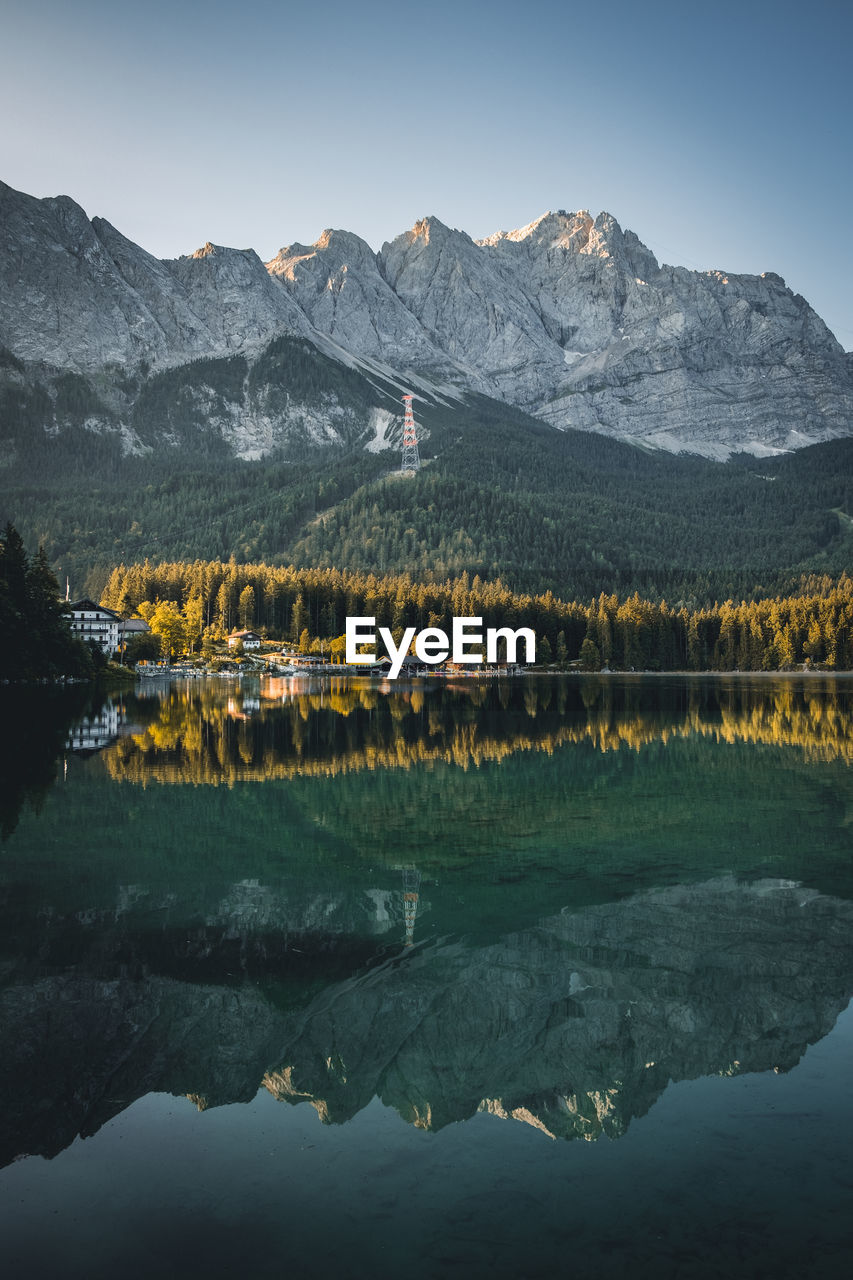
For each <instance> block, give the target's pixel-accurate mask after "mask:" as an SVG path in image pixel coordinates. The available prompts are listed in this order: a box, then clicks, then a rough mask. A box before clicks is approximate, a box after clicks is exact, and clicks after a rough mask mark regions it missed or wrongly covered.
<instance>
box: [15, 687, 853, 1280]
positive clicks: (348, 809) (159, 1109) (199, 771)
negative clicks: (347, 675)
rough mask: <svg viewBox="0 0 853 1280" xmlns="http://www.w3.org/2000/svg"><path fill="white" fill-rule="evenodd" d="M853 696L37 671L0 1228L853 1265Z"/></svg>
mask: <svg viewBox="0 0 853 1280" xmlns="http://www.w3.org/2000/svg"><path fill="white" fill-rule="evenodd" d="M37 693H38V694H39V696H36V695H37ZM851 694H853V683H851V682H849V681H847V680H844V679H837V680H834V679H829V678H826V679H823V678H816V677H810V678H808V679H805V678H804V679H801V680H798V679H792V680H780V679H761V678H756V679H748V678H742V679H734V678H733V679H720V680H703V679H699V678H695V679H689V680H680V679H677V678H672V679H669V678H662V679H648V678H647V679H643V678H639V677H638V678H626V679H624V680H619V679H611V680H608V681H604V680H599V679H594V678H590V679H578V678H555V679H553V680H549V679H531V680H527V681H524V680H519V681H500V682H482V683H481V682H474V681H464V682H461V683H460V684H459V685H458V686H445V685H443V684H441V683H439V682H420V683H417V684H408V685H406V684H403V683H402V682H398V684H396V685H393V684H391V685H386V686H376V685H371V684H370V683H369V682H367V681H350V682H346V681H343V680H341V681H325V682H323V681H314V682H312V683H311V684H310V685H306V684H305V682H302V683H301V684H294V683H293V682H288V681H283V680H269V681H265V682H262V683H258V682H256V683H251V682H248V681H244V682H242V684H238V683H237V682H230V683H226V682H221V683H220V682H205V683H202V682H197V683H195V684H191V685H173V686H169V685H163V686H162V687H161V686H158V685H157V684H155V683H153V682H152V684H151V685H149V686H148V687H147V688H144V689H140V690H138V691H137V693H136V694H135V695H132V696H127V697H125V698H123V699H121V700H114V701H113V702H111V703H110V704H108V705H107V706H88V707H85V708H83V707H81V706H80V705H78V704H73V705H72V704H67V703H66V702H65V701H64V700H63V699H60V698H57V697H50V696H48V695H47V694H45V693H41V692H40V691H36V692H35V693H31V694H29V695H26V696H24V695H15V696H14V697H11V696H7V697H6V700H5V703H4V704H3V707H2V710H3V712H4V726H6V727H7V733H6V744H5V746H4V748H3V752H4V757H3V760H2V762H0V763H2V768H3V775H4V777H5V779H6V780H7V785H6V786H5V787H4V800H3V808H2V820H3V826H4V830H5V831H6V838H5V840H4V842H3V843H2V845H0V917H2V926H3V927H2V930H0V974H2V988H0V1048H2V1053H0V1086H2V1097H3V1101H4V1107H3V1114H2V1117H1V1118H0V1165H2V1168H0V1228H1V1229H2V1230H0V1239H2V1243H0V1261H2V1262H5V1264H6V1268H7V1270H8V1271H9V1273H10V1274H15V1275H27V1276H36V1277H38V1276H41V1275H45V1276H51V1275H58V1274H62V1275H63V1276H78V1275H79V1276H87V1277H92V1276H102V1275H103V1276H113V1275H116V1274H121V1275H123V1276H128V1277H132V1276H140V1277H142V1276H148V1275H154V1274H157V1275H167V1276H168V1275H175V1276H178V1275H181V1276H183V1277H186V1276H192V1275H196V1274H198V1275H199V1276H217V1275H222V1276H226V1275H233V1274H235V1273H238V1272H239V1273H241V1274H243V1273H245V1274H247V1275H253V1276H279V1275H282V1276H283V1275H285V1274H291V1273H293V1272H296V1273H298V1274H300V1275H307V1276H313V1275H317V1276H325V1275H327V1274H329V1273H330V1272H332V1271H334V1272H336V1273H337V1274H340V1275H345V1276H349V1275H352V1276H361V1275H368V1276H386V1275H388V1276H390V1275H397V1274H399V1273H400V1272H401V1270H405V1272H406V1273H407V1274H410V1275H414V1276H433V1275H445V1274H447V1275H451V1276H453V1275H460V1276H462V1275H465V1276H480V1275H482V1276H486V1275H489V1276H507V1277H510V1276H513V1277H520V1276H554V1275H563V1274H570V1275H575V1276H587V1275H589V1276H609V1275H613V1276H619V1275H626V1276H628V1275H630V1276H645V1275H649V1276H651V1275H654V1276H670V1275H671V1276H693V1275H696V1276H712V1275H714V1276H716V1275H720V1274H732V1275H743V1276H752V1275H756V1276H758V1275H765V1274H766V1275H773V1276H787V1275H791V1276H794V1275H797V1276H802V1275H803V1274H808V1275H810V1276H824V1275H825V1276H834V1275H836V1274H838V1275H841V1274H845V1275H846V1274H848V1273H849V1269H850V1264H851V1262H853V1246H851V1242H850V1239H849V1236H850V1232H849V1222H850V1211H851V1209H853V1157H851V1156H850V1154H849V1150H850V1137H851V1125H850V1121H851V1108H853V1102H851V1100H850V1098H849V1093H850V1091H849V1077H850V1066H851V1052H850V1051H851V1039H853V1023H851V1013H850V1011H849V1010H848V1007H847V1006H848V1002H849V999H850V995H851V991H853V933H851V924H853V857H851V853H852V852H853V770H851V762H853V718H851ZM81 712H85V719H84V720H83V721H82V722H81V720H80V716H81ZM75 725H76V727H75ZM66 744H68V745H66Z"/></svg>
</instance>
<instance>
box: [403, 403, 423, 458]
mask: <svg viewBox="0 0 853 1280" xmlns="http://www.w3.org/2000/svg"><path fill="white" fill-rule="evenodd" d="M403 404H404V405H405V406H406V416H405V417H404V419H403V461H402V462H401V464H400V470H401V471H419V470H420V466H421V457H420V454H419V453H418V433H417V431H416V430H415V416H414V414H413V413H412V397H411V396H410V395H405V396H403Z"/></svg>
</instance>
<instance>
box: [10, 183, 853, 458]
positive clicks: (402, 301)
mask: <svg viewBox="0 0 853 1280" xmlns="http://www.w3.org/2000/svg"><path fill="white" fill-rule="evenodd" d="M0 228H2V230H0V345H3V346H5V347H7V348H9V350H11V351H12V352H13V354H14V355H15V356H16V357H18V358H19V359H21V360H25V361H29V362H33V363H39V364H45V365H49V366H51V367H53V368H55V369H72V370H77V371H84V372H94V371H96V370H99V369H103V368H104V366H122V367H123V366H127V365H131V366H134V365H139V364H140V363H141V362H142V361H145V362H146V363H147V364H148V365H149V366H153V367H155V368H156V367H164V366H168V365H175V364H180V363H181V362H184V361H187V360H191V359H198V358H199V357H205V358H207V357H213V356H223V355H228V354H232V353H236V352H239V353H248V352H252V351H258V350H260V349H261V348H262V347H263V346H264V345H265V344H267V343H269V342H270V341H271V340H273V339H275V338H276V337H278V336H280V335H282V334H291V335H294V334H295V335H300V336H306V337H310V338H311V339H312V341H314V342H315V343H316V344H318V345H319V346H320V347H321V349H322V350H324V351H325V352H326V353H327V354H331V355H332V356H333V357H334V358H336V359H338V360H341V361H343V362H344V363H351V362H352V361H353V360H355V361H356V362H357V363H362V364H366V365H367V366H368V367H378V366H381V368H382V369H383V370H384V372H385V373H386V374H388V375H390V376H392V377H399V378H400V379H402V380H403V384H405V383H408V384H409V385H411V384H412V382H413V381H414V380H415V379H416V378H418V377H421V378H423V379H426V380H427V381H428V382H431V383H432V384H433V385H435V384H442V385H444V386H448V385H451V384H452V385H453V386H455V387H456V388H457V389H461V390H464V389H471V390H476V391H479V392H483V393H485V394H488V395H491V396H493V397H496V398H499V399H503V400H504V401H506V402H508V403H510V404H513V405H516V406H518V407H520V408H522V409H524V410H526V411H527V412H530V413H533V414H536V415H537V416H539V417H541V418H543V419H545V420H546V421H547V422H549V423H551V424H552V425H554V426H556V427H559V428H563V429H565V428H569V427H575V428H580V429H584V430H593V431H599V432H603V433H605V434H608V435H611V436H617V437H622V438H627V439H636V440H640V441H643V442H645V443H647V444H649V445H652V446H654V447H658V448H665V449H673V450H676V451H678V450H682V449H684V450H688V451H691V452H698V453H705V454H708V455H709V456H714V457H721V458H725V457H727V456H728V455H729V453H730V452H732V451H733V450H735V449H739V448H745V449H748V450H751V451H753V452H755V453H758V454H761V453H766V452H774V451H777V450H780V449H790V448H797V447H799V446H801V445H805V444H810V443H813V442H816V441H819V440H826V439H831V438H833V437H836V436H842V435H849V434H850V433H851V431H853V355H850V354H847V353H845V352H844V351H843V349H842V348H841V346H840V345H839V344H838V343H837V342H836V341H835V339H834V338H833V336H832V334H831V333H830V332H829V330H828V329H827V328H826V326H825V325H824V324H823V322H822V321H821V320H820V318H819V317H818V316H817V315H816V314H815V313H814V311H812V309H811V308H810V307H809V305H808V303H807V302H806V301H805V300H804V299H803V298H801V297H800V296H798V295H796V294H793V293H792V292H791V290H790V289H788V288H787V286H786V285H785V282H784V281H783V280H782V279H781V278H780V277H779V276H777V275H774V274H772V273H766V274H765V275H762V276H749V275H727V274H726V273H725V272H722V271H705V272H701V271H688V270H686V269H684V268H682V267H668V266H660V265H659V264H658V262H657V261H656V259H655V257H654V255H653V254H652V253H651V252H650V251H649V250H648V249H647V248H646V247H645V246H644V245H643V244H642V243H641V242H640V241H639V239H638V238H637V236H636V235H634V233H633V232H631V231H623V230H622V229H621V228H620V226H619V224H618V223H617V222H616V220H615V219H614V218H613V217H611V216H610V214H607V213H602V214H599V216H598V217H597V218H595V219H593V218H592V217H591V215H590V214H589V213H587V212H586V211H585V210H581V211H579V212H577V213H566V212H563V211H559V212H556V213H547V214H545V215H544V216H543V217H541V218H538V219H537V220H536V221H534V222H532V223H530V224H529V225H528V226H526V227H523V228H521V229H519V230H517V231H510V232H503V231H502V232H497V233H496V234H495V235H492V236H489V237H488V238H487V239H485V240H482V241H478V242H475V241H473V240H472V239H471V238H470V237H469V236H467V235H466V234H465V233H464V232H461V231H455V230H451V229H450V228H448V227H446V226H444V224H443V223H441V222H440V221H439V220H438V219H437V218H425V219H423V220H422V221H420V222H418V223H417V224H416V225H415V226H414V227H413V228H412V230H411V231H408V232H406V233H405V234H404V235H401V236H398V237H397V238H396V239H395V240H393V241H391V242H390V243H389V244H386V245H384V246H383V248H382V250H381V252H380V253H379V254H374V253H373V252H372V251H371V249H370V247H369V246H368V245H367V244H365V242H364V241H363V240H361V239H360V238H359V237H358V236H355V235H352V234H351V233H349V232H346V231H325V232H324V233H323V235H322V236H321V237H320V239H319V240H318V241H317V242H316V244H314V245H310V246H305V245H299V244H292V245H289V246H287V247H286V248H284V249H282V250H281V251H280V252H279V253H278V254H277V256H276V257H275V258H273V259H272V261H270V262H269V263H267V264H266V267H264V265H263V264H262V263H261V261H260V259H259V258H258V257H257V255H256V254H255V253H254V252H253V251H252V250H235V249H225V248H221V247H218V246H213V245H211V244H207V245H205V246H204V248H203V249H200V250H198V251H197V252H196V253H195V254H192V255H191V256H189V257H183V258H178V259H176V260H174V261H166V262H160V261H158V260H157V259H156V258H153V257H152V256H151V255H150V254H148V253H146V252H145V251H144V250H142V249H140V248H139V247H138V246H137V245H135V244H133V243H132V242H131V241H129V240H127V239H126V238H125V237H123V236H122V235H121V234H120V233H119V232H118V231H116V230H115V228H113V227H112V226H110V224H109V223H108V222H105V221H103V220H102V219H99V218H95V219H93V220H92V221H91V222H90V221H89V219H88V218H87V217H86V215H85V213H84V212H83V210H82V209H81V208H80V207H79V206H78V205H76V204H75V203H74V202H73V201H72V200H70V199H69V198H68V197H67V196H60V197H56V198H52V199H46V200H36V199H33V198H32V197H30V196H26V195H22V194H20V193H18V192H15V191H13V190H12V189H11V188H10V187H7V186H3V185H2V184H0ZM284 389H285V390H286V387H285V388H284ZM314 434H315V435H316V436H318V437H319V438H322V437H323V435H324V432H323V431H322V430H320V431H316V430H315V432H314ZM325 434H326V435H327V436H328V438H330V439H331V438H334V432H332V433H331V434H329V433H325ZM275 436H276V431H275V429H274V427H273V429H272V430H270V429H268V424H265V423H261V422H260V421H259V422H257V423H255V422H249V421H248V420H247V421H246V422H245V423H244V422H243V418H242V416H240V415H239V414H238V415H237V417H236V418H235V436H234V446H235V451H240V450H241V449H243V450H245V449H246V448H249V454H247V455H246V456H249V455H251V456H256V455H257V452H258V451H259V450H260V452H263V450H264V448H265V447H266V446H265V445H264V443H263V441H264V440H265V439H266V438H267V437H269V438H270V439H273V438H275ZM249 438H251V441H252V442H253V443H251V446H247V445H246V441H247V440H248V439H249Z"/></svg>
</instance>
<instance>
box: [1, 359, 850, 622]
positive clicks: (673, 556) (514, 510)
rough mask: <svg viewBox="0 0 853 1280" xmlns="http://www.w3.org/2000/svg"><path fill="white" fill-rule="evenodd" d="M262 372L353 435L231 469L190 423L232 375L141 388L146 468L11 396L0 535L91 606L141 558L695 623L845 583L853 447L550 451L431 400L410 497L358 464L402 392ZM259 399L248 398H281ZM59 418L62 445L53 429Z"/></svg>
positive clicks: (83, 428)
mask: <svg viewBox="0 0 853 1280" xmlns="http://www.w3.org/2000/svg"><path fill="white" fill-rule="evenodd" d="M279 348H281V349H280V350H279ZM265 358H267V357H265ZM268 359H269V360H270V361H273V360H277V361H279V363H281V364H282V369H283V370H284V372H281V377H282V378H283V377H284V376H285V373H286V377H287V386H288V394H291V395H296V393H297V392H298V394H299V396H300V397H301V400H300V403H302V402H304V403H307V404H311V403H312V402H313V400H314V399H318V398H322V396H323V395H326V396H329V395H332V394H333V395H334V397H335V398H336V399H335V403H336V404H337V405H338V406H339V407H340V409H341V412H342V413H344V420H345V422H346V423H347V424H349V425H348V426H347V427H346V430H344V431H343V433H342V435H341V438H340V439H339V441H338V443H337V444H326V445H324V446H323V447H318V446H313V445H311V444H310V443H308V442H306V440H305V439H301V440H298V439H294V440H293V441H291V443H290V444H289V445H288V446H287V448H286V449H285V448H284V446H282V447H281V448H280V449H279V450H278V451H277V452H276V451H274V452H272V453H271V454H269V455H268V456H267V457H265V458H263V459H261V460H259V461H254V462H247V461H241V460H240V459H236V458H234V457H233V456H232V454H231V453H230V451H229V447H228V446H227V444H226V442H225V440H224V439H223V438H222V436H221V435H218V434H217V433H216V432H215V431H213V430H212V429H210V428H209V426H208V427H206V426H205V422H204V418H203V415H201V416H200V408H199V405H200V403H202V401H203V402H204V403H207V402H208V401H209V400H210V398H211V397H213V399H214V400H216V402H217V403H219V401H220V400H221V402H222V404H223V405H225V404H227V403H228V397H229V396H232V395H233V394H236V392H235V391H234V388H235V387H236V386H239V385H240V379H241V377H242V376H243V375H245V369H244V368H243V365H242V364H241V362H240V358H239V357H233V358H232V359H230V360H219V361H207V362H203V361H202V362H196V363H195V365H191V366H182V367H181V369H178V370H166V371H162V372H161V373H159V374H157V375H156V377H155V376H154V375H152V376H151V378H150V379H149V380H148V382H146V383H145V385H144V387H143V388H142V390H141V391H139V392H138V394H137V399H136V401H135V408H134V415H135V416H134V418H133V423H132V425H133V428H134V430H135V431H136V432H137V433H138V436H139V438H140V439H141V440H143V441H145V442H146V446H145V447H146V448H147V449H149V452H148V453H147V454H146V455H145V456H139V457H138V456H132V455H130V456H127V455H125V454H123V453H122V440H121V436H120V434H119V433H118V432H117V431H116V432H113V433H112V434H111V433H110V432H106V431H102V432H100V433H99V432H98V431H96V430H94V429H92V427H91V420H90V419H88V418H87V417H86V414H87V413H89V414H94V413H96V412H98V403H97V395H96V389H94V388H92V387H91V386H90V385H89V384H88V383H86V382H85V381H84V380H83V379H81V378H78V377H76V376H75V375H68V377H67V378H65V379H64V380H62V381H61V385H56V386H51V387H50V388H49V391H50V395H48V393H47V392H44V393H37V392H36V391H35V390H30V391H28V392H24V391H23V390H21V389H20V388H12V389H11V390H10V389H8V388H7V389H6V392H5V400H4V401H3V402H2V404H0V417H2V418H3V421H4V424H5V427H6V428H7V429H8V430H10V431H11V436H10V441H11V444H10V448H9V449H8V450H7V454H6V457H5V459H4V464H3V471H2V490H0V518H2V519H11V520H12V521H13V522H14V523H15V525H16V526H17V528H18V529H19V530H20V531H21V533H22V535H23V536H24V537H25V538H26V539H27V541H28V542H29V543H30V544H32V545H39V544H44V546H45V548H46V552H47V555H48V559H49V561H50V563H51V565H52V567H53V569H54V571H55V572H57V573H58V575H59V576H60V579H61V580H62V581H64V579H65V577H66V575H68V576H70V577H71V581H72V590H73V591H74V593H75V594H78V595H79V594H84V593H85V594H91V595H93V596H97V595H98V594H99V593H100V591H101V590H102V589H103V587H104V585H105V583H106V580H107V577H108V575H109V572H110V569H111V567H112V566H113V565H115V564H117V563H119V562H124V563H126V564H128V563H130V562H133V561H144V560H145V559H146V557H147V558H149V559H150V560H152V561H154V560H196V559H203V560H212V559H214V560H215V559H219V560H228V559H229V558H230V557H231V556H232V555H233V556H235V557H236V559H237V560H239V561H241V562H242V561H255V562H260V561H263V562H265V563H266V564H278V565H287V564H295V565H299V566H303V567H317V568H337V569H341V570H349V571H357V572H363V573H371V572H372V573H375V574H400V573H409V574H410V575H412V576H413V577H416V578H418V579H422V580H429V579H432V580H437V581H443V580H444V579H446V578H448V577H454V578H455V577H458V576H460V575H461V574H463V573H468V575H469V577H470V578H472V579H473V578H474V577H475V576H477V575H479V576H480V577H481V578H482V579H484V580H486V579H488V580H492V579H495V578H498V577H499V578H500V579H501V580H502V582H503V583H504V584H505V585H506V586H508V587H510V588H511V589H512V590H514V591H517V592H532V593H541V592H544V591H547V590H551V591H553V592H555V593H556V594H557V595H559V596H560V597H561V598H563V599H567V600H570V599H573V600H579V601H580V600H587V599H589V598H590V597H591V596H592V595H596V596H597V595H598V594H599V593H600V592H601V591H604V592H605V593H607V594H613V593H616V594H618V595H620V596H624V595H630V594H632V593H633V592H634V591H639V593H640V595H641V596H644V597H647V598H649V599H651V600H657V601H660V600H661V599H664V598H665V599H667V600H683V601H685V602H686V603H688V604H692V605H694V606H699V605H701V604H707V605H710V604H711V603H713V601H714V600H715V599H716V600H724V599H726V598H728V597H731V598H733V599H740V598H744V599H752V598H759V597H761V596H767V595H775V594H777V593H780V592H781V593H785V592H788V591H791V590H794V589H796V583H797V581H798V580H799V577H800V575H801V574H803V573H812V572H817V573H828V574H830V575H831V576H835V577H837V576H838V575H839V574H840V573H842V572H843V571H844V570H846V569H848V568H849V567H850V566H851V563H853V522H852V521H851V516H853V502H852V501H851V492H850V490H851V476H853V440H849V439H847V440H837V441H833V442H830V443H828V444H823V445H816V446H813V447H811V448H809V449H804V450H801V451H799V452H797V453H795V454H790V455H783V456H779V457H775V458H766V459H761V460H758V459H756V458H754V457H751V456H746V455H742V456H739V457H736V458H734V459H732V460H731V461H729V462H727V463H720V462H712V461H709V460H707V459H703V458H699V457H696V456H687V455H680V456H677V457H676V456H672V455H669V454H665V453H660V452H650V451H648V450H645V449H643V448H640V447H638V446H637V445H632V444H627V443H624V442H622V441H619V440H615V439H611V438H608V437H606V436H603V435H598V434H595V433H590V432H580V431H566V432H560V431H556V430H554V429H552V428H551V427H549V426H547V425H545V424H544V423H542V422H540V421H538V420H537V419H534V418H531V417H529V416H527V415H526V414H524V413H522V412H521V411H520V410H516V409H513V408H512V407H510V406H508V405H503V404H499V403H498V402H497V401H494V400H489V399H487V398H485V397H478V396H467V397H466V398H465V399H464V401H462V400H460V401H447V402H446V403H442V402H439V401H438V400H434V401H431V400H430V399H429V398H428V397H425V398H423V399H420V400H418V401H417V403H416V406H415V412H416V419H417V422H418V429H419V435H420V450H421V456H422V458H423V461H424V465H423V467H422V469H421V470H420V472H419V473H417V474H416V475H414V476H412V475H409V476H401V475H400V474H399V471H398V470H397V468H398V467H399V454H398V453H397V452H396V450H394V449H392V450H390V451H386V452H380V453H375V452H370V451H368V450H366V448H365V445H366V444H367V443H369V437H370V435H371V431H370V428H369V426H368V423H369V420H370V414H371V412H372V410H371V405H372V404H376V403H377V398H378V399H379V400H381V401H382V403H385V404H386V405H387V408H388V410H389V411H390V412H392V413H396V414H399V412H400V408H401V406H400V401H399V394H398V392H397V391H395V390H394V389H393V388H390V387H386V388H383V387H380V386H373V385H372V384H368V382H367V381H366V379H365V377H364V376H363V375H362V374H360V373H358V372H357V371H354V370H347V369H344V368H343V367H341V366H338V365H336V364H335V363H334V362H332V361H325V363H324V364H323V367H320V365H319V364H318V361H319V360H320V357H319V356H317V355H316V354H315V356H314V357H312V358H311V359H309V357H308V356H307V355H305V353H304V352H302V351H301V347H300V346H299V344H298V343H294V342H293V341H291V340H286V339H282V340H281V342H280V343H279V344H277V345H276V346H275V350H272V349H271V350H270V353H269V354H268ZM326 365H328V366H329V368H327V367H325V366H326ZM273 372H275V371H273ZM258 376H259V375H258ZM278 376H279V374H278V373H276V377H278ZM193 379H195V381H193ZM200 379H204V381H203V383H202V382H201V381H199V380H200ZM270 379H273V373H270V374H269V377H268V378H267V383H269V385H267V383H264V386H263V387H260V386H259V387H258V388H256V389H255V391H256V392H257V394H258V395H259V396H261V395H262V396H264V397H267V398H268V397H269V396H270V395H273V393H274V391H275V386H274V385H273V382H274V379H273V381H270ZM199 388H201V389H202V390H203V391H204V392H205V396H206V397H207V398H206V399H205V398H204V397H202V396H201V393H200V390H199ZM330 388H331V389H330ZM246 394H254V392H253V391H252V388H251V387H250V388H249V390H248V391H247V392H246ZM282 394H283V393H282ZM217 398H218V399H217ZM318 402H319V400H318ZM264 403H266V401H264ZM60 409H61V415H60ZM223 412H224V411H223ZM49 413H53V414H55V415H56V418H55V421H56V422H57V423H58V422H59V418H60V416H61V418H62V425H61V427H60V426H58V425H57V426H56V427H55V428H51V430H50V431H47V430H46V429H45V427H44V423H45V422H46V420H47V418H46V415H48V414H49ZM353 423H355V424H361V425H360V427H358V429H356V428H354V427H353V426H352V424H353ZM87 424H88V425H87Z"/></svg>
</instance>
